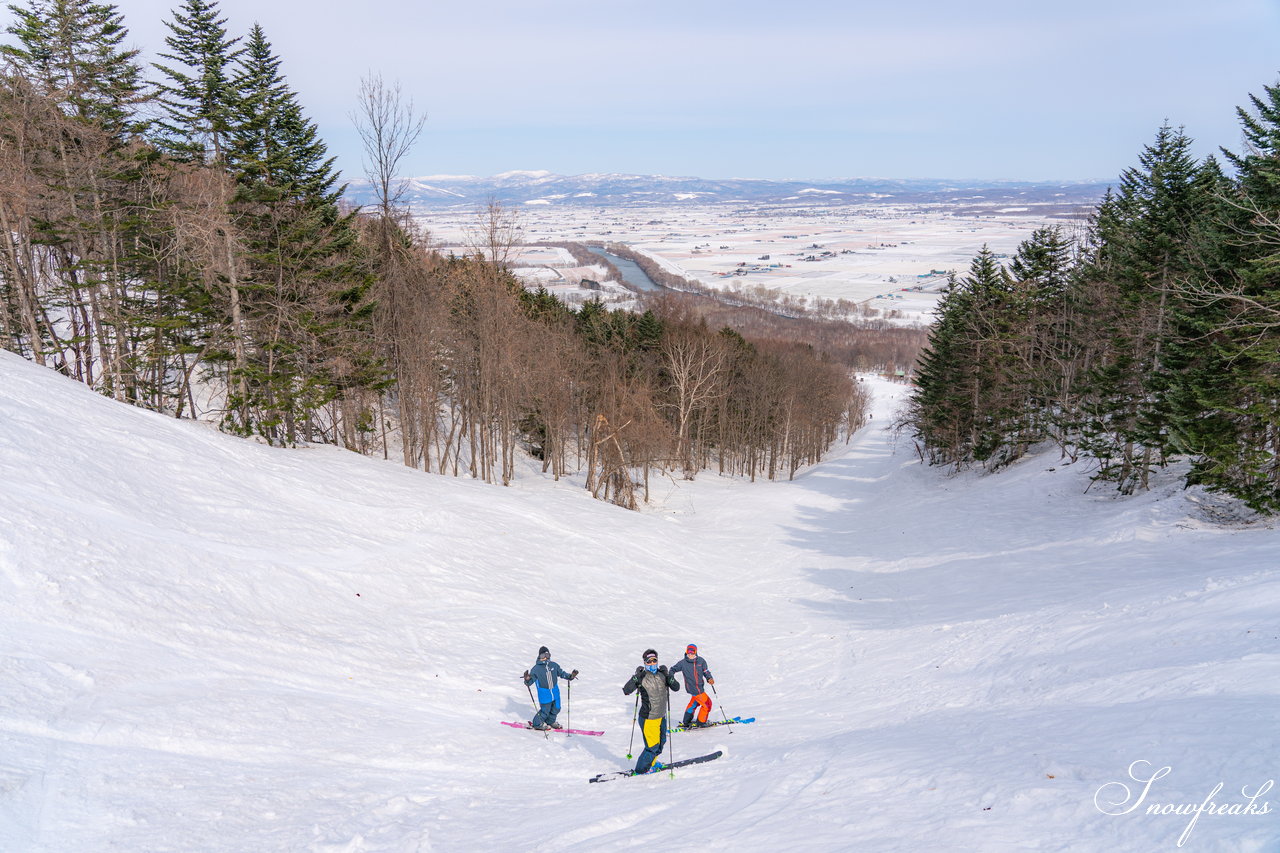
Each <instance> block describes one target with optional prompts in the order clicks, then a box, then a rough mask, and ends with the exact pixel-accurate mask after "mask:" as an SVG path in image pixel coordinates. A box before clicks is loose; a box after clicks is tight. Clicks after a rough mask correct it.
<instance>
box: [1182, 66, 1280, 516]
mask: <svg viewBox="0 0 1280 853" xmlns="http://www.w3.org/2000/svg"><path fill="white" fill-rule="evenodd" d="M1237 114H1238V115H1239V117H1240V122H1241V125H1242V134H1243V137H1244V150H1243V151H1242V152H1241V153H1238V154H1237V153H1233V152H1230V151H1226V150H1224V151H1223V154H1224V156H1225V157H1226V159H1227V161H1228V162H1229V163H1231V165H1232V166H1234V167H1235V169H1236V170H1237V182H1236V185H1235V186H1234V187H1231V186H1230V185H1229V183H1228V181H1226V179H1224V178H1222V177H1221V176H1220V175H1210V176H1207V178H1206V180H1207V181H1209V182H1211V183H1212V184H1214V185H1215V186H1216V187H1217V190H1216V192H1215V197H1216V199H1217V203H1216V205H1215V207H1214V210H1213V215H1212V217H1211V218H1210V222H1211V230H1210V231H1209V233H1208V235H1207V236H1205V237H1203V238H1202V243H1204V244H1205V245H1206V246H1208V247H1209V250H1210V251H1209V252H1208V258H1207V260H1206V263H1205V265H1204V266H1205V272H1204V274H1203V275H1202V276H1201V281H1202V283H1203V292H1202V294H1201V299H1200V302H1201V304H1202V305H1203V307H1202V309H1201V310H1200V324H1199V326H1200V328H1199V332H1200V335H1201V339H1202V340H1203V341H1204V346H1203V347H1201V349H1200V352H1199V353H1198V355H1199V356H1200V358H1199V359H1198V360H1196V361H1195V362H1193V363H1192V368H1193V369H1192V370H1191V371H1190V372H1189V373H1190V375H1189V377H1188V380H1187V382H1186V383H1185V384H1184V385H1183V386H1182V387H1181V388H1180V389H1179V390H1180V391H1181V393H1180V394H1179V395H1177V396H1176V397H1175V398H1174V399H1175V400H1176V401H1177V402H1178V403H1180V404H1181V407H1182V409H1183V410H1184V411H1187V412H1188V413H1189V415H1194V413H1195V412H1196V410H1199V415H1198V416H1189V417H1187V418H1186V419H1185V425H1184V426H1183V429H1182V432H1181V435H1180V438H1181V440H1182V441H1183V442H1184V443H1185V444H1186V446H1187V447H1188V449H1189V450H1190V451H1192V452H1195V453H1196V454H1198V456H1197V459H1196V461H1195V464H1194V467H1193V469H1192V473H1191V480H1192V481H1193V482H1198V483H1203V484H1204V485H1206V486H1208V487H1209V488H1212V489H1216V490H1220V491H1225V492H1227V493H1230V494H1233V495H1236V496H1238V497H1240V498H1242V499H1243V500H1245V501H1246V502H1247V503H1248V504H1249V505H1250V506H1252V507H1254V508H1255V509H1259V510H1263V511H1267V512H1277V511H1280V249H1277V246H1278V245H1280V226H1277V222H1280V85H1273V86H1267V87H1265V89H1264V91H1263V95H1262V96H1261V97H1259V96H1256V95H1251V96H1250V98H1249V108H1244V107H1241V108H1239V109H1238V110H1237Z"/></svg>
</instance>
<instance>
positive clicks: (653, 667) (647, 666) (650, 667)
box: [645, 663, 658, 672]
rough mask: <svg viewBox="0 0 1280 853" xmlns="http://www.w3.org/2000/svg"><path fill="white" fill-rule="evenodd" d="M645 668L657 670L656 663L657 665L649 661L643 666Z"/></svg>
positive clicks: (652, 670) (651, 670)
mask: <svg viewBox="0 0 1280 853" xmlns="http://www.w3.org/2000/svg"><path fill="white" fill-rule="evenodd" d="M645 669H647V670H649V671H650V672H657V671H658V665H657V664H656V663H651V664H648V665H646V666H645Z"/></svg>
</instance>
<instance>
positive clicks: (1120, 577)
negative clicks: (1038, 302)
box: [0, 353, 1280, 853]
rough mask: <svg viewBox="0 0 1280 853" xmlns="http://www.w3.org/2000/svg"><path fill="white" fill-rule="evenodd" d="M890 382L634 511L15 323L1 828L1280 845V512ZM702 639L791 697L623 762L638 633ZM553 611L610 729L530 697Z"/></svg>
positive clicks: (649, 841) (580, 695) (135, 843)
mask: <svg viewBox="0 0 1280 853" xmlns="http://www.w3.org/2000/svg"><path fill="white" fill-rule="evenodd" d="M867 381H869V382H873V384H874V389H873V390H874V391H875V393H876V395H877V397H876V411H875V417H874V419H873V420H872V421H871V422H870V424H869V425H868V426H867V427H865V428H864V429H863V430H862V431H861V432H859V433H858V434H857V435H856V436H854V437H853V439H852V440H851V441H850V442H849V443H848V444H847V445H841V446H840V447H839V448H837V449H836V450H835V451H834V452H833V454H832V455H831V458H830V459H829V460H828V461H826V462H824V463H823V464H821V465H819V466H817V467H815V468H813V469H810V470H807V471H805V472H803V475H802V476H799V477H798V478H797V479H796V480H795V481H794V482H783V483H757V484H754V485H752V484H746V483H743V482H741V481H731V480H726V479H721V478H717V477H715V476H711V475H706V476H702V477H700V478H699V479H698V480H697V481H696V482H692V483H689V482H685V481H667V482H666V484H665V486H664V488H663V489H662V490H661V492H660V493H659V494H658V495H657V499H656V502H655V505H654V506H653V507H651V508H650V509H648V510H647V511H644V512H636V513H630V512H626V511H623V510H620V509H617V508H615V507H612V506H608V505H605V504H601V503H598V502H595V501H592V500H591V499H590V498H589V497H588V496H587V495H586V494H585V493H584V492H583V491H581V490H578V489H575V488H573V487H572V485H571V484H559V485H556V484H552V483H549V482H547V481H544V480H543V479H541V478H539V477H537V476H535V475H533V474H529V475H526V476H525V477H523V478H521V479H520V480H518V481H517V484H516V486H514V487H512V488H507V489H503V488H499V487H495V486H486V485H482V484H479V483H474V482H468V481H462V480H456V479H447V478H443V477H435V476H428V475H424V474H422V473H420V472H414V471H410V470H407V469H405V468H403V467H400V466H398V465H396V464H392V463H386V462H383V461H380V460H371V459H366V458H362V457H359V456H357V455H354V454H351V453H346V452H343V451H339V450H336V449H333V448H309V449H300V450H281V449H273V448H269V447H266V446H263V445H260V444H256V443H253V442H250V441H245V440H241V439H236V438H232V437H229V436H225V435H220V434H218V433H216V432H213V431H211V430H210V429H208V428H207V427H204V426H200V425H197V424H193V423H190V422H178V421H174V420H172V419H166V418H164V417H161V416H159V415H155V414H151V413H147V412H143V411H140V410H136V409H131V408H127V407H125V406H122V405H119V404H116V403H113V402H111V401H109V400H107V399H105V398H102V397H99V396H96V395H95V394H93V393H91V392H90V391H88V390H87V389H85V388H84V387H82V386H80V385H77V384H75V383H73V382H71V381H69V380H67V379H64V378H62V377H60V376H58V375H57V374H55V373H53V372H52V371H48V370H44V369H41V368H38V367H36V366H34V365H32V364H29V363H27V362H24V361H21V360H20V359H18V358H16V357H15V356H13V355H11V354H9V353H0V519H3V522H2V523H0V679H2V681H3V685H4V689H3V691H2V692H0V850H4V851H6V853H13V852H14V851H99V850H101V851H107V850H111V851H276V850H281V851H293V850H302V851H375V850H376V851H401V853H404V852H405V851H427V850H433V851H475V850H484V851H489V850H493V851H509V850H538V851H567V850H576V851H598V850H614V849H659V850H667V851H685V850H689V851H701V850H733V851H738V850H748V851H757V850H759V851H779V850H782V851H791V850H795V851H845V850H857V851H918V850H947V851H1025V850H1052V851H1148V850H1175V849H1177V848H1178V845H1179V844H1180V843H1181V844H1182V847H1183V849H1186V850H1199V851H1265V850H1276V849H1278V845H1280V822H1278V821H1277V819H1276V813H1277V808H1280V802H1278V801H1280V793H1278V792H1276V791H1275V790H1272V787H1271V782H1270V780H1273V779H1274V778H1275V777H1276V776H1277V770H1278V768H1277V764H1276V755H1277V754H1278V752H1277V735H1276V708H1277V699H1278V698H1280V696H1278V694H1280V626H1278V625H1277V613H1280V569H1278V568H1277V565H1276V563H1277V557H1278V556H1280V534H1278V533H1277V531H1276V530H1275V529H1274V527H1273V526H1272V525H1269V524H1264V523H1259V522H1256V521H1255V522H1252V523H1245V522H1244V521H1241V520H1239V519H1240V518H1242V516H1240V515H1239V514H1237V513H1236V512H1235V511H1234V510H1233V508H1232V507H1230V506H1229V505H1226V504H1222V503H1220V502H1218V501H1215V500H1212V499H1209V498H1206V497H1205V496H1204V495H1202V494H1199V493H1196V492H1183V491H1180V490H1179V489H1178V488H1177V486H1176V484H1175V482H1174V480H1173V479H1172V477H1170V478H1167V479H1163V480H1162V481H1161V482H1160V484H1159V485H1158V486H1157V488H1156V489H1155V490H1153V491H1152V492H1151V493H1148V494H1144V495H1141V496H1138V497H1136V498H1133V499H1128V500H1117V499H1114V498H1113V497H1111V496H1110V495H1109V494H1107V493H1106V492H1104V491H1101V490H1099V489H1095V490H1093V491H1091V492H1089V493H1087V494H1085V493H1084V487H1085V485H1086V482H1087V480H1086V472H1085V471H1084V470H1083V466H1081V465H1067V466H1064V465H1061V464H1058V461H1057V458H1056V456H1054V455H1052V454H1044V455H1040V456H1035V457H1032V458H1029V459H1027V460H1025V461H1024V462H1022V463H1020V464H1019V465H1017V466H1015V467H1014V468H1013V469H1012V470H1009V471H1007V472H1005V473H1003V474H1001V475H998V476H992V477H979V476H975V475H962V476H956V477H947V476H946V475H945V474H944V473H943V472H941V471H938V470H935V469H929V468H925V467H923V466H921V465H920V463H919V462H918V460H917V457H916V455H915V453H914V451H913V449H912V448H911V447H910V446H908V445H906V444H905V443H903V442H900V443H897V444H895V442H894V439H893V437H892V434H891V433H889V432H887V431H886V430H885V429H884V428H883V427H884V425H886V424H887V422H888V421H889V414H890V412H891V410H892V409H893V407H894V405H895V404H896V402H897V397H898V396H899V395H900V394H901V393H902V389H901V388H900V387H899V386H894V385H890V384H888V383H880V382H878V381H875V380H872V379H868V380H867ZM1215 519H1218V520H1215ZM689 642H695V643H697V644H698V645H699V646H700V648H701V653H702V654H703V656H704V657H706V659H707V660H708V662H709V664H710V666H711V668H712V671H713V672H714V673H715V675H716V680H717V688H718V696H717V698H718V699H719V700H720V701H721V702H723V708H724V709H725V710H726V711H727V712H728V713H729V714H731V715H743V716H752V715H753V716H755V717H757V718H758V722H756V723H755V724H753V725H750V726H738V727H722V728H719V729H711V730H707V731H703V732H692V733H688V734H678V735H676V736H675V737H674V743H673V751H674V755H675V757H676V758H680V757H687V756H692V755H695V754H699V753H703V752H708V751H711V750H713V749H720V750H723V751H724V752H725V755H724V757H723V758H721V759H720V760H718V761H715V762H712V763H709V764H705V765H700V766H696V767H692V768H688V769H685V770H681V771H677V772H676V774H675V775H674V777H673V776H671V775H669V774H667V773H661V774H657V775H654V776H650V777H642V778H633V779H624V780H620V781H614V782H609V783H607V784H603V785H589V784H587V781H586V780H587V777H588V776H590V775H592V774H595V773H598V772H601V771H605V770H612V769H620V768H623V767H626V766H629V764H630V762H628V761H626V759H625V758H624V756H625V755H626V753H627V751H628V748H629V740H628V738H629V734H630V727H631V714H632V708H633V705H632V701H631V699H630V698H628V697H624V696H623V695H622V692H621V689H620V688H621V685H622V684H623V682H624V681H625V680H626V679H627V677H628V676H629V674H630V673H631V671H632V670H633V669H634V668H635V666H636V665H637V664H638V663H639V655H640V652H641V651H642V650H643V649H644V648H645V647H647V646H655V647H656V648H657V649H659V651H660V652H661V654H662V657H663V660H664V662H668V663H669V662H671V661H672V659H673V657H674V656H675V655H677V654H678V653H679V651H680V650H681V649H683V647H684V645H685V644H686V643H689ZM542 644H546V645H548V646H549V647H550V648H551V650H552V652H553V656H554V658H555V659H556V660H558V661H559V662H560V663H561V664H562V665H564V666H565V667H567V668H577V669H579V670H581V671H582V677H581V679H580V680H578V681H576V682H574V684H573V692H572V700H571V704H570V708H569V711H568V716H569V717H570V721H571V723H572V724H573V725H575V726H579V727H591V728H598V729H604V730H605V734H604V736H602V737H566V736H564V735H556V736H552V737H545V736H543V735H541V734H538V733H533V732H526V731H517V730H514V729H509V728H506V727H503V726H500V725H498V722H499V721H500V720H519V719H526V718H527V717H528V714H529V700H528V695H527V694H526V692H525V689H524V687H523V686H522V684H521V682H520V680H519V676H520V673H521V672H522V671H523V670H524V669H525V668H527V667H528V666H529V665H530V664H531V663H532V662H533V659H534V656H535V652H536V650H537V648H538V646H539V645H542ZM714 713H716V714H717V715H719V713H720V710H719V708H717V709H716V711H715V712H714ZM1164 768H1168V770H1167V771H1165V770H1164ZM1131 774H1132V775H1131ZM1134 777H1136V778H1137V779H1139V780H1147V779H1151V780H1152V781H1151V782H1150V784H1149V786H1148V785H1144V783H1143V782H1142V781H1135V778H1134ZM1219 783H1221V784H1222V787H1221V788H1220V789H1218V788H1217V786H1218V785H1219ZM1122 785H1123V786H1127V798H1126V787H1122ZM1250 797H1253V800H1252V801H1251V800H1250ZM1210 800H1211V801H1212V804H1213V806H1214V808H1215V809H1217V811H1215V813H1208V807H1207V806H1206V811H1205V813H1201V814H1199V816H1198V820H1193V818H1195V817H1196V815H1193V814H1187V813H1185V812H1187V811H1188V809H1191V808H1195V807H1197V806H1203V805H1204V804H1205V803H1207V802H1208V801H1210ZM1152 806H1155V807H1156V808H1155V810H1154V811H1151V807H1152ZM1174 808H1177V809H1179V810H1180V811H1182V812H1184V814H1174V813H1162V810H1163V811H1164V812H1172V811H1173V810H1174ZM1250 810H1251V811H1252V813H1250ZM1104 811H1106V812H1110V814H1108V813H1104Z"/></svg>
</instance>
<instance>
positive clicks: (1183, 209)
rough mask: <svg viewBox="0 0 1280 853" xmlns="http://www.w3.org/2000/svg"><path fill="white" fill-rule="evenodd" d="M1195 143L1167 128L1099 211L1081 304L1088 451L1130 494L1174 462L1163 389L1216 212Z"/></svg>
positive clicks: (1084, 427) (1084, 429)
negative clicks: (1198, 254) (1196, 250)
mask: <svg viewBox="0 0 1280 853" xmlns="http://www.w3.org/2000/svg"><path fill="white" fill-rule="evenodd" d="M1190 146H1191V139H1190V138H1188V137H1187V136H1186V135H1185V134H1184V133H1183V132H1182V131H1181V130H1175V129H1174V128H1172V127H1170V126H1169V125H1167V124H1166V125H1164V126H1163V127H1161V128H1160V130H1159V131H1158V132H1157V134H1156V139H1155V141H1154V143H1152V144H1151V145H1148V146H1146V147H1145V148H1144V149H1143V151H1142V153H1141V155H1140V156H1139V166H1138V167H1136V168H1132V169H1128V170H1126V171H1125V172H1124V174H1123V175H1122V176H1121V180H1120V187H1119V192H1118V193H1116V194H1115V195H1114V196H1109V197H1108V198H1107V199H1105V200H1104V202H1103V204H1102V205H1100V206H1099V208H1098V212H1097V215H1096V218H1095V225H1094V232H1095V233H1094V235H1093V250H1092V252H1091V256H1090V257H1089V259H1088V263H1087V264H1086V267H1085V269H1084V271H1083V274H1082V277H1081V282H1082V286H1083V288H1084V289H1085V291H1086V293H1084V294H1083V298H1081V299H1079V300H1078V301H1079V304H1081V305H1084V306H1087V308H1088V311H1087V314H1086V315H1085V316H1084V317H1082V318H1081V319H1082V320H1083V322H1084V324H1086V325H1087V326H1088V328H1087V329H1080V330H1078V331H1079V334H1080V335H1081V336H1082V337H1084V338H1090V339H1091V341H1090V344H1089V349H1090V351H1089V352H1088V353H1087V354H1086V356H1085V358H1086V362H1087V365H1088V369H1087V370H1086V371H1085V372H1083V373H1082V374H1081V381H1082V383H1083V386H1084V387H1082V388H1080V389H1079V391H1080V395H1081V398H1082V399H1083V400H1084V406H1083V409H1084V415H1083V425H1082V446H1083V447H1084V448H1085V450H1086V451H1087V452H1088V453H1090V454H1091V455H1093V456H1094V457H1096V458H1098V459H1099V460H1101V461H1102V468H1101V470H1100V474H1099V476H1100V477H1101V478H1104V479H1111V480H1114V481H1115V482H1116V483H1117V485H1118V488H1119V489H1120V491H1121V492H1122V493H1126V494H1127V493H1130V492H1132V491H1133V490H1134V489H1135V488H1146V487H1147V485H1148V478H1149V476H1150V473H1151V471H1152V469H1153V468H1154V467H1155V466H1157V465H1163V464H1165V463H1166V462H1167V459H1168V455H1169V451H1170V438H1169V436H1170V422H1169V418H1170V413H1169V412H1168V411H1167V408H1166V406H1165V405H1164V404H1163V402H1162V400H1163V398H1162V395H1161V394H1160V393H1159V385H1160V384H1161V383H1162V382H1164V381H1167V380H1165V379H1162V378H1161V377H1165V376H1167V374H1168V372H1169V368H1168V365H1167V364H1166V363H1165V352H1166V350H1167V348H1168V346H1169V344H1170V341H1171V339H1172V336H1173V335H1174V334H1175V332H1176V329H1175V327H1174V324H1173V317H1174V315H1175V313H1176V312H1177V311H1178V310H1179V307H1180V304H1181V301H1182V298H1183V297H1182V295H1181V294H1182V292H1183V291H1184V290H1185V287H1186V284H1187V282H1188V281H1189V279H1190V277H1191V276H1192V274H1193V272H1194V269H1195V261H1194V258H1193V257H1192V255H1191V251H1190V249H1191V245H1192V237H1191V235H1192V233H1193V231H1194V229H1195V227H1196V223H1197V222H1198V221H1199V219H1200V217H1201V216H1202V215H1203V212H1204V210H1205V208H1206V205H1207V199H1206V198H1205V197H1204V196H1203V195H1202V186H1201V184H1200V183H1199V182H1198V180H1197V173H1198V167H1197V165H1196V163H1195V161H1194V160H1193V158H1192V157H1191V155H1190V153H1189V150H1190Z"/></svg>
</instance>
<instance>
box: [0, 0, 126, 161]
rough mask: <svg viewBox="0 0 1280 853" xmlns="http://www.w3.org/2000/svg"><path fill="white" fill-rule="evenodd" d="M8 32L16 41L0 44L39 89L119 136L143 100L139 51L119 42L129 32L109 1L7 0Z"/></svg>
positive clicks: (80, 116) (2, 49) (71, 110)
mask: <svg viewBox="0 0 1280 853" xmlns="http://www.w3.org/2000/svg"><path fill="white" fill-rule="evenodd" d="M9 11H10V12H12V13H13V15H14V19H15V20H14V23H12V24H10V25H9V27H8V29H7V32H8V33H9V34H10V35H13V36H15V37H16V38H17V40H18V44H14V45H2V46H0V55H3V56H7V57H8V58H9V59H11V60H12V61H13V62H14V64H15V65H16V66H17V68H18V69H19V71H20V72H21V73H22V74H23V75H24V76H25V77H26V78H27V79H28V80H29V81H31V82H32V83H34V84H35V85H37V86H38V87H40V89H41V90H42V93H43V94H44V95H46V96H48V97H50V98H53V99H54V100H56V101H57V102H59V103H60V104H62V105H63V107H64V109H65V110H66V111H67V112H68V113H69V114H70V115H73V116H75V117H76V118H79V119H81V120H83V121H85V122H90V123H94V124H98V125H101V126H102V127H103V128H104V129H106V130H107V131H108V132H109V133H111V134H113V135H116V136H122V135H124V134H125V133H127V132H129V131H131V130H135V129H136V125H134V124H132V123H131V119H132V117H133V114H134V111H135V108H136V106H137V105H138V104H139V103H141V101H142V100H143V99H144V93H143V84H142V72H141V69H140V68H139V67H138V64H137V62H136V60H137V56H138V51H136V50H130V49H126V48H124V47H122V44H123V43H124V40H125V39H126V38H127V37H128V34H129V31H128V29H127V28H126V27H125V25H124V18H123V16H122V15H120V13H118V12H117V11H116V7H115V6H114V5H111V4H103V3H93V2H89V0H30V2H28V4H27V5H26V6H18V5H10V6H9Z"/></svg>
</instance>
